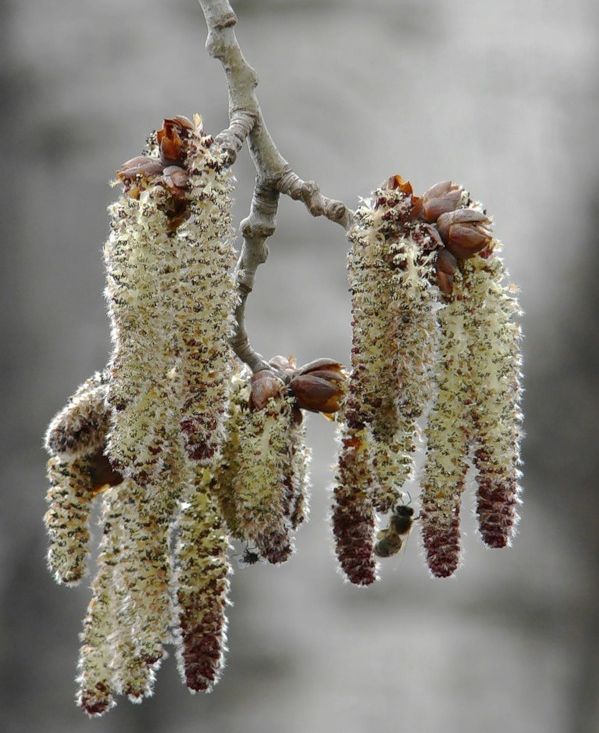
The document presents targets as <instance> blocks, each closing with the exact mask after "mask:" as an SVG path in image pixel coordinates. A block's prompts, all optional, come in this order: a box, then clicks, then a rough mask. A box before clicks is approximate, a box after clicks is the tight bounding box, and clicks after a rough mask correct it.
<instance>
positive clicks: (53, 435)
mask: <svg viewBox="0 0 599 733" xmlns="http://www.w3.org/2000/svg"><path fill="white" fill-rule="evenodd" d="M106 393H107V374H106V373H103V372H96V373H95V374H94V375H93V376H91V377H90V378H89V379H87V380H86V381H85V382H84V383H83V384H82V385H81V386H80V387H79V388H78V389H77V391H76V392H75V394H74V395H73V396H72V397H70V398H69V401H68V403H67V404H66V406H65V407H64V408H63V409H62V410H61V411H60V412H59V413H58V414H57V415H56V416H55V417H54V418H53V419H52V422H51V423H50V425H49V426H48V430H47V431H46V436H45V440H44V444H45V447H46V450H47V451H48V453H49V454H50V455H53V456H58V457H59V458H60V459H61V460H63V461H69V460H73V459H75V458H81V457H83V456H87V455H91V454H92V453H95V452H96V451H97V450H99V449H101V448H102V447H103V446H104V442H105V440H106V434H107V433H108V424H109V416H110V415H109V410H108V406H107V404H106Z"/></svg>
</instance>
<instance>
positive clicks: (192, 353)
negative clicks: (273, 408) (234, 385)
mask: <svg viewBox="0 0 599 733" xmlns="http://www.w3.org/2000/svg"><path fill="white" fill-rule="evenodd" d="M188 167H189V171H190V184H191V191H190V203H189V208H190V211H189V218H188V219H187V221H185V222H184V223H183V224H182V225H181V226H180V227H179V229H178V230H177V242H178V253H179V266H180V270H179V273H180V279H179V283H178V288H177V292H176V295H175V298H176V302H175V324H174V326H175V328H176V329H177V332H178V333H179V334H180V337H181V354H180V359H179V367H178V368H179V369H180V372H181V380H182V390H183V395H182V413H181V425H182V428H183V433H184V438H185V444H186V448H187V452H188V455H189V456H190V457H191V458H193V459H194V460H196V461H200V462H203V463H210V461H211V459H212V457H213V456H214V455H215V453H217V452H218V449H219V445H220V443H221V441H222V438H223V424H224V420H225V413H226V404H227V399H228V385H229V382H230V378H231V348H230V345H229V339H230V337H231V335H232V333H233V325H234V321H233V311H234V307H235V304H236V302H237V297H238V296H237V290H236V287H235V282H234V278H233V274H232V266H233V264H234V263H235V260H236V254H235V249H234V247H233V240H234V230H233V227H232V223H231V205H232V199H231V195H232V187H233V178H232V176H231V174H230V172H229V170H228V169H227V168H225V167H224V158H223V154H222V152H221V151H220V150H219V148H218V146H217V145H216V144H213V143H211V138H209V137H208V136H205V135H204V134H203V133H202V130H201V127H199V126H198V127H197V128H196V131H195V133H194V135H193V137H192V141H191V144H190V154H189V157H188Z"/></svg>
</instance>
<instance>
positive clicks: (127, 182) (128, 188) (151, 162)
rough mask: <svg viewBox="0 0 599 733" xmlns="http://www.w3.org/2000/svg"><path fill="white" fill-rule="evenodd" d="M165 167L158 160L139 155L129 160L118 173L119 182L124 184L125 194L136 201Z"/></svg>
mask: <svg viewBox="0 0 599 733" xmlns="http://www.w3.org/2000/svg"><path fill="white" fill-rule="evenodd" d="M163 168H164V165H163V164H162V163H161V162H160V161H159V160H156V158H148V157H147V156H145V155H138V156H137V157H135V158H131V160H127V161H126V162H125V163H123V165H122V166H121V167H120V168H119V169H118V171H117V172H116V178H117V181H120V182H121V183H122V184H123V187H124V189H125V193H127V194H128V195H129V196H131V197H132V198H134V199H138V198H139V194H140V193H141V191H142V190H143V189H144V188H147V186H148V185H149V183H150V182H151V181H152V180H153V179H154V178H156V177H157V176H159V175H160V174H161V173H162V170H163Z"/></svg>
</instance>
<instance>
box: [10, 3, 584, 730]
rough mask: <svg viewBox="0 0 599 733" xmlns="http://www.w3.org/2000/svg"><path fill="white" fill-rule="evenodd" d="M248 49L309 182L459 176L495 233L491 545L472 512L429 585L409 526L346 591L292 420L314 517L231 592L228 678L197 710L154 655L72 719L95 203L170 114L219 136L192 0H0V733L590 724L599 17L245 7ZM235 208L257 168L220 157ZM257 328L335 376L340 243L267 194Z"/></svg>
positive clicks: (98, 311) (95, 314)
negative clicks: (52, 512)
mask: <svg viewBox="0 0 599 733" xmlns="http://www.w3.org/2000/svg"><path fill="white" fill-rule="evenodd" d="M234 7H235V9H236V10H237V12H238V14H239V18H240V24H239V26H238V37H239V39H240V42H241V44H242V47H243V49H244V51H245V54H246V56H247V58H248V59H249V61H250V62H251V63H252V64H253V65H254V66H255V68H256V69H257V70H258V73H259V76H260V86H259V95H260V98H261V102H262V107H263V110H264V113H265V115H266V119H267V121H268V125H269V127H270V128H271V131H272V132H273V134H274V136H275V138H276V140H277V142H278V144H279V146H280V149H281V151H282V153H283V154H284V155H285V156H286V157H287V158H288V160H289V161H290V162H291V163H292V164H293V165H294V166H295V167H296V170H297V172H298V173H299V174H300V175H301V176H303V177H304V178H314V179H316V180H317V181H318V182H319V183H320V185H321V187H322V189H323V190H324V191H325V193H327V194H328V195H330V196H333V197H338V198H341V199H343V200H344V201H345V202H347V203H348V204H350V205H352V206H353V205H355V204H356V202H357V197H358V196H359V195H362V196H366V195H368V193H369V191H370V190H371V189H372V188H373V187H374V186H375V185H376V184H378V183H379V182H380V181H382V180H383V179H384V178H386V177H387V176H388V175H390V174H393V173H396V172H397V173H401V174H402V175H403V176H405V177H407V178H409V179H411V180H412V181H413V183H414V185H415V188H416V189H417V190H419V191H422V190H423V189H424V188H426V187H427V186H429V185H430V184H432V183H433V182H436V181H437V180H441V179H444V178H448V177H451V178H453V179H455V180H457V181H460V182H462V183H463V184H464V185H466V186H467V187H468V188H469V189H470V190H471V191H472V192H473V194H474V195H475V197H477V198H480V199H481V200H482V201H484V202H485V204H486V205H487V207H488V208H489V210H490V211H491V212H492V213H493V214H494V215H495V217H496V231H497V233H498V236H499V237H500V238H501V239H503V240H504V242H505V243H506V254H505V259H506V260H507V263H508V266H509V269H510V271H511V273H512V275H513V277H514V279H515V280H516V281H517V282H518V283H519V285H520V286H521V289H522V303H523V306H524V308H525V311H526V318H525V331H526V342H525V359H526V390H527V391H526V402H525V407H526V430H527V434H528V437H527V440H526V444H525V459H526V465H525V479H524V486H525V495H524V499H525V503H524V506H523V508H522V521H521V524H520V532H519V536H518V537H517V540H516V542H515V544H514V547H513V549H511V550H507V551H503V552H498V551H489V550H486V549H485V548H484V547H483V546H482V545H481V544H480V543H479V541H478V538H477V537H476V533H475V529H474V523H473V520H472V511H471V510H472V496H471V495H470V494H469V495H467V496H466V497H465V501H464V532H465V535H466V536H465V540H464V542H465V562H464V565H463V567H462V569H461V570H460V572H459V574H458V575H457V577H455V578H454V579H452V580H450V581H433V580H431V579H430V578H429V576H428V574H427V571H426V568H425V566H424V563H423V561H422V558H421V552H420V548H419V539H418V538H417V537H416V536H414V537H413V538H412V539H411V541H410V544H409V546H408V549H407V552H406V553H405V554H404V556H403V557H402V558H401V559H398V560H392V561H390V562H387V563H386V564H385V565H384V567H383V571H382V576H383V577H382V582H380V583H378V584H377V585H376V586H375V587H372V588H370V589H368V590H366V591H364V590H362V591H360V590H358V589H355V588H352V587H350V586H348V585H346V584H344V583H343V582H342V580H341V578H340V576H339V575H338V573H337V571H336V564H335V562H334V559H333V555H332V549H331V541H330V537H329V530H328V527H327V522H326V517H327V513H328V505H329V500H330V497H329V493H328V492H329V485H330V482H331V479H332V471H331V464H332V463H333V461H334V451H335V444H334V432H333V428H332V426H331V425H330V424H329V423H327V422H326V421H325V420H323V419H319V418H318V417H314V418H312V419H311V420H310V423H309V436H310V441H311V444H312V446H313V449H314V463H313V484H314V486H313V499H312V513H311V522H310V523H309V525H308V526H307V527H305V529H304V530H303V531H302V532H300V534H299V537H298V541H297V548H298V552H297V554H296V555H295V556H294V557H293V559H292V560H291V561H290V562H289V563H288V564H287V565H286V566H283V567H281V568H274V569H273V568H269V567H262V566H259V567H254V568H248V569H246V570H243V571H237V572H236V573H235V576H234V577H233V593H232V597H233V601H234V604H235V605H234V607H233V608H232V609H231V611H230V634H229V646H230V651H229V653H228V667H227V669H226V672H225V674H224V677H223V679H222V681H221V683H220V684H219V685H218V687H217V688H216V690H215V691H214V693H212V694H211V695H209V696H196V697H191V696H190V695H189V694H188V693H187V692H186V690H185V689H184V687H183V686H182V685H181V684H180V683H179V679H178V676H177V674H176V670H175V665H174V663H173V660H172V659H169V660H167V662H166V663H165V664H164V665H163V668H162V670H161V672H160V675H159V678H158V683H157V687H156V695H155V697H154V698H152V699H151V700H148V701H146V702H145V703H144V704H143V705H142V706H132V705H130V704H129V703H127V702H124V701H123V702H122V703H120V704H119V706H118V707H117V708H116V709H115V710H114V711H112V712H111V713H110V714H109V715H108V716H107V717H106V718H104V719H102V720H100V721H89V720H87V719H86V718H85V717H84V716H83V714H82V713H81V712H79V711H78V710H77V709H76V708H75V706H74V705H73V695H74V690H75V688H74V683H73V677H74V674H75V663H76V658H77V648H78V639H77V635H78V632H79V630H80V627H81V619H82V616H83V613H84V610H85V606H86V603H87V598H88V589H87V587H86V585H87V584H84V587H82V588H79V589H77V590H68V589H64V588H60V587H58V586H56V585H55V584H54V583H53V581H52V580H51V578H50V577H49V575H48V573H47V572H46V569H45V561H44V553H45V536H44V530H43V526H42V521H41V518H42V515H43V513H44V510H45V503H44V493H45V489H46V485H45V484H46V482H45V477H44V464H45V455H44V454H43V452H42V450H41V449H40V444H41V436H42V433H43V431H44V429H45V426H46V424H47V422H48V420H49V419H50V417H51V416H52V414H53V413H54V412H55V411H56V410H58V409H59V408H60V407H61V406H62V405H63V404H64V402H65V399H66V398H67V396H68V395H69V394H70V393H71V392H72V391H73V390H74V388H75V387H76V386H77V385H78V384H79V383H80V382H81V381H82V380H83V379H84V378H85V377H87V376H88V375H89V374H90V373H91V372H92V371H94V370H96V369H98V368H101V367H102V366H103V364H104V363H105V360H106V357H107V353H108V349H109V338H108V327H107V322H106V318H105V313H104V302H103V297H102V288H103V271H102V262H101V246H102V243H103V240H104V239H105V236H106V233H107V217H106V212H105V208H106V206H107V204H108V203H109V202H110V200H111V199H112V198H113V196H114V195H115V193H114V191H111V190H110V188H109V187H108V185H107V182H108V181H109V179H110V178H111V177H112V175H113V173H114V171H115V168H116V167H117V166H118V165H119V164H120V163H121V162H122V161H124V160H125V159H127V158H129V157H132V156H133V155H137V154H138V151H139V150H140V148H141V146H142V144H143V140H144V138H145V136H146V134H147V133H148V132H149V130H151V129H152V128H154V127H156V126H158V125H159V124H160V121H161V119H162V117H163V116H165V115H172V114H176V113H183V114H191V113H193V112H194V111H199V112H201V113H202V115H203V116H204V119H205V123H206V126H207V127H208V129H211V130H213V131H218V130H219V129H221V128H222V127H223V126H224V125H225V122H226V94H225V87H224V83H223V76H222V71H221V68H220V65H219V64H218V63H217V62H215V61H213V60H211V59H210V58H209V57H208V56H207V54H206V53H205V51H204V48H203V44H204V40H205V26H204V21H203V17H202V14H201V11H200V9H199V6H198V5H197V3H196V2H195V0H170V1H169V2H167V1H166V0H128V2H122V1H121V0H103V2H90V1H89V0H60V1H59V0H45V1H44V2H35V1H34V0H18V2H17V0H12V2H11V1H8V2H7V1H6V0H4V2H0V34H1V42H0V49H2V50H1V51H0V53H3V54H4V59H3V60H2V64H1V66H0V83H1V84H2V97H1V99H2V106H3V109H2V115H1V116H0V128H1V135H0V139H1V141H2V145H3V153H2V165H3V175H2V184H3V185H2V188H3V195H2V207H3V213H2V229H3V242H2V259H1V262H2V266H1V278H2V287H1V288H0V297H1V298H2V304H1V308H0V323H1V324H2V329H3V332H2V346H3V348H2V362H1V370H2V372H1V375H2V378H1V380H0V389H1V390H2V410H1V421H2V436H1V441H0V446H1V450H2V460H1V462H0V470H1V471H2V484H3V494H2V512H1V515H0V593H1V596H2V597H1V614H2V616H1V622H0V669H1V679H0V730H2V731H5V732H6V733H37V731H44V733H55V732H56V733H59V732H60V733H63V732H64V731H69V732H71V731H73V732H77V733H79V732H83V731H90V730H94V731H100V732H102V733H106V732H108V731H111V732H112V731H114V732H115V733H121V732H123V733H124V732H125V731H127V732H128V733H136V732H137V731H144V732H148V733H163V732H164V733H166V732H167V731H168V733H191V732H192V731H193V732H195V731H198V732H199V731H202V732H203V731H208V732H210V733H221V732H222V733H254V731H255V732H256V733H278V732H279V731H284V733H304V732H306V731H315V732H316V733H320V732H321V731H322V732H323V733H325V732H326V733H329V732H330V731H336V730H339V731H344V733H360V732H362V731H376V733H387V732H391V731H419V732H420V731H423V732H428V731H437V730H443V731H444V732H445V733H458V732H459V733H468V732H470V731H485V732H486V733H499V732H500V731H501V732H503V731H510V732H511V733H520V732H522V733H524V732H533V733H534V732H536V731H542V732H543V733H592V732H594V731H596V730H599V709H598V703H597V700H598V694H597V693H598V684H599V680H598V655H599V644H598V629H597V618H598V610H599V587H598V581H597V575H596V566H597V560H598V541H597V535H598V532H597V530H598V521H597V518H598V510H599V499H598V496H599V495H598V494H597V491H596V483H597V469H598V462H597V447H596V445H597V440H596V424H597V416H598V413H597V407H598V396H597V389H596V376H597V374H598V372H599V365H598V354H599V338H598V330H597V315H596V314H597V311H598V309H599V296H598V289H597V285H598V282H599V280H598V278H599V241H598V239H599V238H598V235H597V228H596V222H597V218H598V216H599V173H598V171H597V164H598V162H599V161H598V157H599V156H598V147H599V146H598V141H597V130H598V129H599V124H598V123H599V119H598V111H599V104H598V97H597V94H598V91H599V90H598V84H597V82H598V78H599V73H598V65H597V63H598V56H599V43H598V40H597V38H598V35H597V34H598V30H599V8H598V5H597V2H596V0H570V1H569V2H567V3H566V2H558V1H557V0H555V1H554V0H528V2H518V1H517V0H503V2H495V1H494V0H463V1H462V2H451V3H449V2H444V1H443V0H418V1H417V0H386V1H384V0H378V1H376V0H374V1H370V2H358V1H357V0H278V1H277V0H262V1H259V0H245V1H241V0H239V2H237V3H234ZM236 174H237V178H238V181H239V184H238V192H237V204H236V215H237V220H238V221H239V219H241V218H242V217H243V216H244V215H245V213H246V211H247V208H248V203H249V197H250V193H251V186H252V182H253V171H252V167H251V164H250V162H249V160H248V158H247V155H246V154H245V153H244V154H243V155H242V156H241V157H240V160H239V163H238V165H237V167H236ZM278 221H279V229H278V231H277V234H276V236H275V237H274V238H273V240H272V242H271V257H270V259H269V261H268V263H267V265H266V266H264V267H263V268H262V269H261V270H260V272H259V276H258V282H257V292H256V293H255V295H253V296H252V297H251V301H250V306H249V316H248V317H249V328H250V330H251V334H252V337H253V340H254V342H255V345H256V347H257V348H258V349H259V350H260V351H261V352H262V353H263V354H265V355H269V356H270V355H273V354H276V353H282V354H290V353H293V354H296V355H297V357H298V359H299V361H300V362H304V361H307V360H309V359H312V358H315V357H318V356H332V357H337V358H340V359H341V360H344V361H347V359H348V353H349V344H350V330H349V299H348V294H347V292H346V284H345V272H344V267H345V251H346V244H345V241H344V237H343V233H342V231H341V230H340V229H339V228H338V227H335V226H334V225H332V224H330V223H329V222H326V221H321V220H313V219H312V218H311V217H309V216H308V215H307V214H306V212H305V211H304V210H303V208H302V207H301V206H300V205H299V204H297V203H293V202H290V201H288V200H283V201H282V204H281V207H280V214H279V220H278Z"/></svg>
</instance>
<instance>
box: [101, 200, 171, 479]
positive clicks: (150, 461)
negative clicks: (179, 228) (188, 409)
mask: <svg viewBox="0 0 599 733" xmlns="http://www.w3.org/2000/svg"><path fill="white" fill-rule="evenodd" d="M164 197H165V191H164V189H163V188H162V187H161V186H153V187H151V188H149V189H147V190H145V191H143V192H142V193H141V195H140V197H139V201H132V200H130V199H127V198H124V199H123V198H121V199H120V200H119V202H117V203H116V204H115V205H114V206H113V207H112V215H113V221H115V222H116V224H115V226H114V228H113V232H112V234H111V236H110V238H109V240H108V242H107V244H106V247H105V261H106V268H107V288H106V295H107V298H108V303H109V314H110V316H111V321H112V335H113V343H114V351H113V356H112V359H111V362H110V383H109V390H108V399H109V402H110V404H111V406H112V407H113V413H112V424H111V431H110V435H109V439H108V446H107V450H108V454H109V456H110V458H111V460H112V461H113V463H114V464H115V465H117V466H118V467H119V469H120V470H121V472H123V473H124V474H125V475H128V476H131V477H132V478H133V479H135V480H136V481H137V482H138V483H142V484H143V483H146V482H147V481H148V480H149V479H150V478H151V477H152V476H154V475H156V474H157V472H158V471H159V470H160V453H161V452H162V450H163V449H164V447H165V442H164V432H165V426H167V429H168V423H169V422H172V421H176V419H177V414H178V395H177V393H176V384H175V383H174V382H173V376H172V375H173V372H172V369H173V367H174V366H175V360H174V356H175V354H174V348H175V345H174V344H173V342H172V336H171V334H172V320H173V313H172V307H171V297H170V292H169V290H168V288H165V287H163V282H162V280H163V278H164V276H165V273H166V275H167V280H168V282H170V276H169V275H168V273H169V271H170V269H172V266H173V262H174V261H175V257H176V251H175V249H174V248H175V247H176V243H175V242H174V241H173V238H172V237H170V236H169V232H168V229H169V223H168V218H167V216H166V214H165V213H164Z"/></svg>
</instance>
